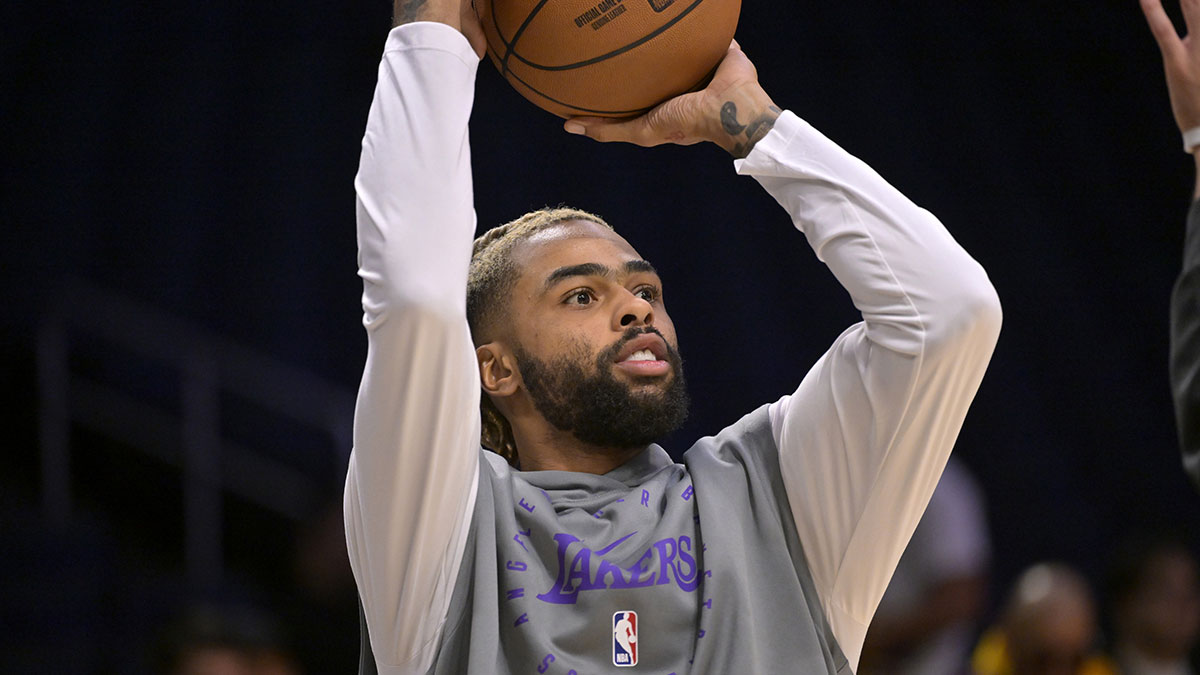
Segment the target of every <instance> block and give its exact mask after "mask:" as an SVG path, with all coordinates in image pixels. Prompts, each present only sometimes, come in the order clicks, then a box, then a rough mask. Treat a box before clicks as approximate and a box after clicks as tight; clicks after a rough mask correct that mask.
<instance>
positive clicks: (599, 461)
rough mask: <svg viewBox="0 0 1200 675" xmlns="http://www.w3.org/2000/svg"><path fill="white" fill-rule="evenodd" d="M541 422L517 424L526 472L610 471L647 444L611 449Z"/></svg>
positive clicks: (515, 427)
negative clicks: (581, 439) (582, 439)
mask: <svg viewBox="0 0 1200 675" xmlns="http://www.w3.org/2000/svg"><path fill="white" fill-rule="evenodd" d="M538 421H540V422H541V423H540V424H514V425H513V438H514V439H515V440H516V442H517V454H518V455H519V456H520V458H521V470H522V471H578V472H581V473H593V474H596V475H601V474H606V473H608V472H609V471H612V470H613V469H615V468H617V467H618V466H621V465H622V464H624V463H625V462H628V461H629V460H631V459H633V458H634V457H636V456H637V454H638V453H640V452H642V451H643V450H645V449H646V448H645V446H641V447H633V448H607V447H602V446H596V445H591V444H589V443H584V442H583V441H580V440H579V439H578V438H575V436H573V435H571V434H570V433H566V432H564V431H561V430H559V429H556V428H554V427H552V426H550V425H549V424H548V423H547V422H546V421H545V420H540V419H539V420H538Z"/></svg>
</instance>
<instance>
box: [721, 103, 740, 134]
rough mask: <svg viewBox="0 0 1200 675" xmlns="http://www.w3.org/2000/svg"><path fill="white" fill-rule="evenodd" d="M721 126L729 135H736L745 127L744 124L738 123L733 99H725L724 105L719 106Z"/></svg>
mask: <svg viewBox="0 0 1200 675" xmlns="http://www.w3.org/2000/svg"><path fill="white" fill-rule="evenodd" d="M721 128H722V129H724V130H725V133H727V134H729V135H730V136H737V135H738V134H740V133H742V130H743V129H745V128H746V125H744V124H738V121H737V106H736V105H734V104H733V101H725V105H723V106H721Z"/></svg>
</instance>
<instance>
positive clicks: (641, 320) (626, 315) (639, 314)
mask: <svg viewBox="0 0 1200 675" xmlns="http://www.w3.org/2000/svg"><path fill="white" fill-rule="evenodd" d="M613 318H614V319H615V320H616V321H615V325H614V326H613V327H614V328H616V329H617V330H624V329H626V328H629V327H630V326H651V325H654V308H653V307H651V306H650V303H649V302H647V301H646V299H645V298H642V297H640V296H638V295H636V294H634V293H630V292H629V291H626V292H625V297H624V298H622V302H621V303H620V305H619V306H618V307H617V308H616V311H615V312H614V313H613Z"/></svg>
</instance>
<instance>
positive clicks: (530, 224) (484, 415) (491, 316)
mask: <svg viewBox="0 0 1200 675" xmlns="http://www.w3.org/2000/svg"><path fill="white" fill-rule="evenodd" d="M568 220H586V221H589V222H593V223H597V224H599V225H603V226H604V227H607V228H609V229H610V230H611V229H612V226H611V225H609V224H608V223H606V222H605V221H604V219H603V218H601V217H600V216H597V215H595V214H593V213H588V212H587V211H581V210H579V209H573V208H569V207H565V206H558V207H553V208H552V207H546V208H542V209H538V210H537V211H531V212H529V213H526V214H525V215H523V216H521V217H520V218H517V219H516V220H513V221H511V222H508V223H505V224H504V225H500V226H497V227H493V228H492V229H490V230H488V231H487V232H484V233H483V234H482V235H481V236H480V237H479V238H478V239H476V240H475V244H474V246H473V247H472V249H471V266H470V270H469V271H468V273H467V323H468V325H470V327H471V335H472V339H473V340H474V343H475V346H479V345H481V344H483V343H484V342H487V341H488V340H489V339H490V338H491V334H492V332H493V330H494V326H495V325H496V322H497V321H498V320H499V319H500V318H501V317H503V316H505V315H506V313H507V310H508V303H509V297H508V296H509V293H510V291H511V290H512V287H513V285H514V284H515V283H516V281H517V276H518V274H519V272H520V270H518V269H517V266H516V265H515V264H514V263H513V262H512V251H513V248H514V246H515V245H516V244H517V242H520V241H522V240H524V239H527V238H528V237H529V236H530V235H532V234H534V233H535V232H539V231H541V230H544V229H546V228H547V227H550V226H551V225H556V224H558V223H562V222H565V221H568ZM479 414H480V420H481V422H482V426H481V428H480V433H479V442H480V444H481V445H483V447H485V448H487V449H488V450H491V451H492V452H495V453H496V454H498V455H500V456H501V457H503V458H504V459H505V460H507V461H508V463H509V464H511V465H513V466H514V467H516V466H519V465H520V458H519V456H518V455H517V443H516V439H515V438H514V437H513V432H512V425H510V424H509V423H508V420H507V419H505V417H504V415H502V414H501V413H500V410H499V408H497V407H496V404H495V403H493V402H492V399H491V397H490V396H488V395H487V394H484V395H482V396H480V398H479Z"/></svg>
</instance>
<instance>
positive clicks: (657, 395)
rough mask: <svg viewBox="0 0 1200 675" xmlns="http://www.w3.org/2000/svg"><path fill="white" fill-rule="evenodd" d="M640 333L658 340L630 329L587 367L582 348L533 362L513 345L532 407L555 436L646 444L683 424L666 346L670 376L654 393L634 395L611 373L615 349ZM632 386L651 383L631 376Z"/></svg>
mask: <svg viewBox="0 0 1200 675" xmlns="http://www.w3.org/2000/svg"><path fill="white" fill-rule="evenodd" d="M644 333H654V334H656V335H658V336H659V337H662V334H661V333H659V332H658V331H657V330H654V329H653V328H647V329H638V328H631V329H629V330H628V331H626V332H625V334H624V335H623V336H622V337H621V339H620V340H618V341H617V343H616V344H614V345H613V346H611V347H609V348H608V349H606V350H604V351H603V352H601V353H600V355H599V356H597V357H596V359H595V361H594V363H593V364H592V366H593V367H591V368H585V367H584V366H585V365H586V364H587V362H588V360H589V358H590V357H589V356H588V355H587V350H586V349H585V348H584V347H583V346H582V345H578V346H576V348H575V349H574V350H572V353H571V354H570V355H567V356H560V357H557V358H555V359H553V360H551V361H542V360H539V359H536V358H534V357H533V356H532V355H530V354H528V353H526V352H525V350H523V349H521V348H520V346H518V347H517V348H516V350H515V351H516V355H517V359H518V363H520V364H521V365H520V367H521V377H522V380H523V381H524V383H525V388H526V390H528V391H529V397H530V399H531V400H532V401H533V405H534V408H536V409H537V411H538V412H539V413H541V415H542V417H544V418H546V421H547V422H549V423H550V424H552V425H554V427H555V428H557V429H559V430H560V431H565V432H568V433H570V434H571V435H573V436H574V437H575V438H577V439H579V440H580V441H583V442H584V443H588V444H589V445H594V446H598V447H604V448H632V447H639V446H645V445H649V444H650V443H653V442H654V441H655V440H657V439H659V438H662V437H663V436H665V435H667V434H669V433H671V432H672V431H675V430H676V429H678V428H679V427H680V426H681V425H682V424H683V421H684V420H685V419H687V411H688V403H689V401H688V395H687V384H686V383H685V382H684V379H683V359H682V357H680V355H679V351H678V350H676V349H675V348H674V347H672V346H671V345H670V344H669V343H668V344H667V361H668V363H670V365H671V376H670V378H669V380H668V381H667V384H666V385H665V387H661V388H658V389H657V390H652V391H634V389H633V387H632V386H631V385H629V384H626V383H624V382H621V381H620V380H618V379H617V378H616V376H615V375H614V374H613V365H614V364H615V363H616V358H617V355H618V354H619V353H620V351H621V348H622V347H623V346H624V345H625V344H626V343H627V342H629V341H630V340H632V339H634V338H636V337H637V336H639V335H642V334H644ZM663 342H666V340H665V339H664V340H663ZM634 381H635V383H639V384H640V383H642V382H644V383H646V384H649V383H651V382H652V381H653V378H650V377H635V378H634Z"/></svg>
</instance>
